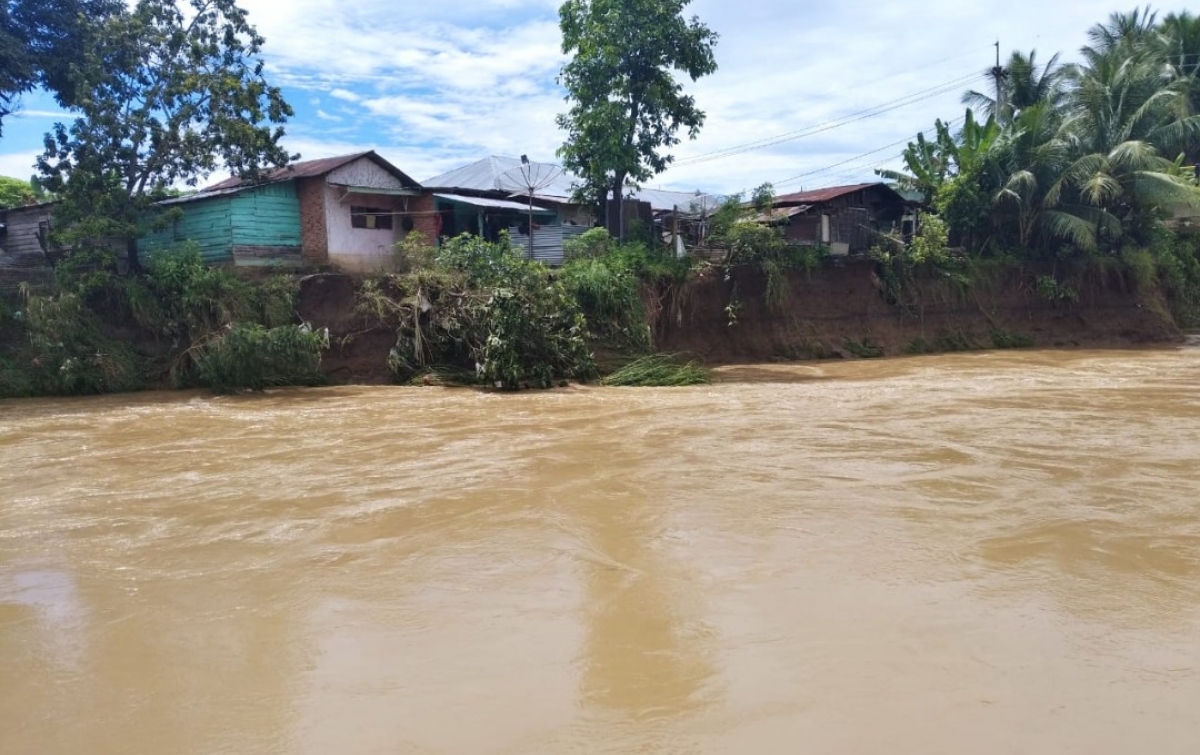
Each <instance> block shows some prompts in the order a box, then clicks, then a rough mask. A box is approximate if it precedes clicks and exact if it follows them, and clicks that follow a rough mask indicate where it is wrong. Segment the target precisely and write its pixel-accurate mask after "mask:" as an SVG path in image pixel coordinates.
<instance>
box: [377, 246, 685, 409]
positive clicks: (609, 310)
mask: <svg viewBox="0 0 1200 755" xmlns="http://www.w3.org/2000/svg"><path fill="white" fill-rule="evenodd" d="M568 253H569V257H570V259H569V261H568V262H567V264H565V265H564V266H563V267H562V268H561V269H559V270H557V271H551V270H550V269H549V268H547V267H546V266H545V265H543V264H542V263H540V262H537V261H533V260H529V259H526V258H525V256H524V254H523V251H522V250H520V249H516V248H514V247H513V246H512V245H511V244H510V243H509V242H508V239H507V238H501V240H500V241H498V242H488V241H484V240H482V239H479V238H477V237H474V236H466V235H464V236H459V237H457V238H453V239H446V240H444V241H443V243H442V244H441V245H439V246H437V247H432V246H429V245H427V244H425V243H424V242H423V241H422V240H420V238H419V237H417V236H410V238H409V239H408V240H406V241H405V242H404V243H402V244H401V245H400V247H399V249H398V251H397V255H398V260H397V269H399V270H401V271H403V272H399V273H394V274H388V275H381V276H377V277H373V278H369V279H367V280H366V281H364V282H363V284H362V287H361V289H360V291H359V302H358V307H359V311H360V313H362V314H364V315H367V316H368V317H369V318H370V319H372V320H374V321H376V322H380V323H384V324H386V325H387V326H388V327H392V328H395V331H396V342H395V346H394V347H393V348H392V349H391V353H390V355H389V358H388V366H389V368H390V370H391V372H392V376H393V378H394V379H395V380H396V381H397V382H401V383H412V382H415V383H421V384H431V383H433V384H439V385H444V384H480V385H484V386H488V387H492V388H497V389H504V390H514V389H519V388H525V387H541V388H546V387H551V386H553V385H561V384H563V383H564V382H565V381H568V380H590V379H593V378H596V377H598V376H599V375H600V374H601V372H604V371H606V370H603V369H601V367H598V366H597V359H596V357H595V352H596V350H597V349H600V350H602V351H605V352H606V353H607V352H610V351H618V352H620V353H622V354H633V355H638V354H647V353H649V352H650V351H651V349H652V346H653V344H652V336H651V327H650V319H651V317H652V313H651V311H650V309H651V307H653V306H655V304H656V302H658V301H661V293H659V294H656V293H655V291H656V290H658V288H659V287H660V286H670V285H672V283H673V282H674V281H677V280H682V278H683V277H684V276H685V275H686V269H687V268H686V262H685V263H683V266H682V267H681V265H680V263H679V261H676V260H674V259H673V258H669V257H667V256H665V255H664V254H661V253H659V252H658V251H656V250H651V249H650V248H649V247H647V246H645V245H638V244H625V245H622V244H617V243H615V242H614V241H613V240H612V239H611V238H609V237H608V234H607V233H606V232H604V231H603V230H595V231H590V232H588V233H586V234H584V235H583V236H582V237H580V239H578V240H577V241H576V242H575V243H574V244H572V245H570V248H569V250H568Z"/></svg>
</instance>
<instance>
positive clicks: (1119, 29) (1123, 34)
mask: <svg viewBox="0 0 1200 755" xmlns="http://www.w3.org/2000/svg"><path fill="white" fill-rule="evenodd" d="M1157 31H1158V14H1157V13H1155V12H1154V11H1152V10H1150V6H1146V7H1145V8H1144V9H1143V8H1134V9H1133V10H1132V11H1130V12H1128V13H1112V14H1110V15H1109V17H1108V21H1106V22H1104V23H1100V24H1096V25H1095V26H1093V27H1092V28H1091V29H1089V30H1088V34H1087V35H1088V41H1089V42H1090V43H1091V44H1089V45H1087V46H1086V47H1084V48H1083V49H1082V50H1080V53H1081V54H1082V55H1083V58H1084V61H1085V62H1086V64H1087V65H1089V66H1092V65H1095V64H1096V61H1097V60H1099V59H1101V58H1108V57H1113V56H1116V57H1118V58H1128V57H1130V56H1131V55H1135V54H1143V53H1146V52H1149V51H1150V50H1152V49H1153V43H1154V41H1155V37H1156V35H1157Z"/></svg>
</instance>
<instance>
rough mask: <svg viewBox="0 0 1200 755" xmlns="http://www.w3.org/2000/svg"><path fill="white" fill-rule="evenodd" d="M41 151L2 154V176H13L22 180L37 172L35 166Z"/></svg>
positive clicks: (0, 157) (0, 167)
mask: <svg viewBox="0 0 1200 755" xmlns="http://www.w3.org/2000/svg"><path fill="white" fill-rule="evenodd" d="M40 155H41V152H8V153H3V154H0V176H11V177H13V178H19V179H21V180H22V181H25V180H28V179H29V177H30V176H32V175H34V174H35V173H37V168H36V167H34V165H35V163H36V162H37V159H38V157H39V156H40Z"/></svg>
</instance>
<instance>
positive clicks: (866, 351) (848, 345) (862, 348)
mask: <svg viewBox="0 0 1200 755" xmlns="http://www.w3.org/2000/svg"><path fill="white" fill-rule="evenodd" d="M842 346H843V347H845V349H846V351H848V352H850V353H851V354H852V355H854V356H856V357H858V358H859V359H878V358H880V357H882V356H883V354H884V351H883V347H882V346H880V345H879V344H878V343H875V340H874V339H872V338H871V337H870V336H866V337H864V338H863V339H862V340H861V341H860V340H857V339H854V338H846V339H843V340H842Z"/></svg>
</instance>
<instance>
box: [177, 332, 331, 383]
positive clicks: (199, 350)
mask: <svg viewBox="0 0 1200 755" xmlns="http://www.w3.org/2000/svg"><path fill="white" fill-rule="evenodd" d="M328 347H329V333H328V331H325V330H312V329H311V328H309V327H308V326H307V325H284V326H281V327H277V328H265V327H263V326H262V325H257V324H242V323H239V324H237V325H233V326H231V327H229V328H228V329H226V330H225V331H223V332H221V333H218V334H215V335H213V336H212V337H211V338H209V339H208V340H206V341H205V342H204V343H202V344H200V345H199V346H197V347H196V355H195V363H196V374H197V377H198V379H199V382H200V384H201V385H204V386H207V387H208V388H211V389H212V390H213V391H215V392H217V393H230V392H232V391H235V390H238V389H250V390H262V389H264V388H270V387H275V386H285V385H321V384H323V383H324V382H325V376H324V374H322V372H321V355H322V354H323V353H324V351H325V350H326V349H327V348H328Z"/></svg>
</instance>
